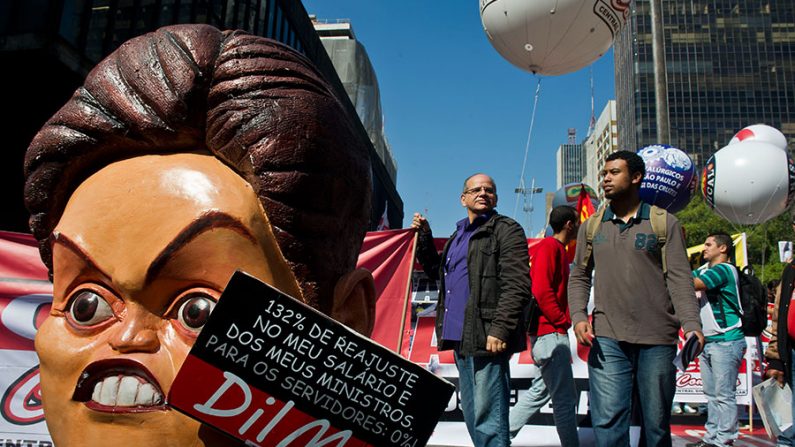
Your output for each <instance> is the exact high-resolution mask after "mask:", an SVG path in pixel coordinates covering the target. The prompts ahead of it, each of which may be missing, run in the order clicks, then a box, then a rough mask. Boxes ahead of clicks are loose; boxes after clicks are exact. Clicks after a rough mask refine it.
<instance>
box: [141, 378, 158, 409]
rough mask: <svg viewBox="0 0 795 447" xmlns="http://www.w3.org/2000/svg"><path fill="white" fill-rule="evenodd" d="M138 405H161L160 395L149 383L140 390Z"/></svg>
mask: <svg viewBox="0 0 795 447" xmlns="http://www.w3.org/2000/svg"><path fill="white" fill-rule="evenodd" d="M136 401H138V405H154V404H156V403H159V401H160V395H159V394H158V393H157V391H155V387H153V386H152V385H150V384H148V383H144V384H142V385H141V387H140V388H138V398H137V399H136Z"/></svg>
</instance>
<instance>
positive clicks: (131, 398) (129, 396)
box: [116, 376, 138, 407]
mask: <svg viewBox="0 0 795 447" xmlns="http://www.w3.org/2000/svg"><path fill="white" fill-rule="evenodd" d="M137 393H138V379H136V378H135V377H132V376H124V377H123V378H122V379H121V382H120V383H119V393H118V395H117V396H116V405H118V406H120V407H129V406H130V405H133V404H135V395H136V394H137Z"/></svg>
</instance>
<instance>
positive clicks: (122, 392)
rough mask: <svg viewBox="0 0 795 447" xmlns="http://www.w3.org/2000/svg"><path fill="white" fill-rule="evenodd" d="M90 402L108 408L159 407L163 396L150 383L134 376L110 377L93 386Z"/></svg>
mask: <svg viewBox="0 0 795 447" xmlns="http://www.w3.org/2000/svg"><path fill="white" fill-rule="evenodd" d="M91 400H92V401H94V402H96V403H98V404H101V405H105V406H109V407H132V406H152V405H159V404H160V403H161V402H162V400H163V396H161V395H160V393H158V392H157V391H156V390H155V387H154V386H153V385H152V384H151V383H146V382H144V383H141V380H140V379H139V378H138V377H134V376H111V377H106V378H105V379H104V380H103V381H101V382H98V383H97V384H96V385H94V392H93V393H92V394H91Z"/></svg>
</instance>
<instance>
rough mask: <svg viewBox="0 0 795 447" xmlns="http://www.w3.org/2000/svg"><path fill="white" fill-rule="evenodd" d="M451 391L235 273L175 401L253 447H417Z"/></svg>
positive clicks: (182, 374)
mask: <svg viewBox="0 0 795 447" xmlns="http://www.w3.org/2000/svg"><path fill="white" fill-rule="evenodd" d="M453 390H454V387H453V385H452V384H450V383H448V382H446V381H444V380H442V379H440V378H438V377H436V376H434V375H433V374H431V373H430V372H428V371H426V370H425V369H424V368H422V367H420V366H419V365H415V364H413V363H411V362H409V361H408V360H405V359H403V358H401V357H400V356H398V355H397V354H394V353H393V352H390V351H389V350H388V349H386V348H384V347H383V346H380V345H378V344H376V343H373V342H372V341H371V340H369V339H367V338H365V337H363V336H361V335H360V334H357V333H356V332H354V331H352V330H350V329H348V328H347V327H345V326H343V325H341V324H339V323H337V322H336V321H334V320H332V319H330V318H329V317H327V316H325V315H323V314H321V313H320V312H318V311H317V310H315V309H312V308H310V307H309V306H306V305H305V304H303V303H300V302H299V301H297V300H295V299H293V298H290V297H289V296H287V295H285V294H283V293H281V292H279V291H278V290H276V289H274V288H272V287H270V286H269V285H267V284H265V283H263V282H261V281H259V280H257V279H255V278H253V277H251V276H248V275H246V274H244V273H241V272H237V273H235V275H234V276H233V277H232V279H231V281H230V282H229V284H228V285H227V286H226V288H225V290H224V293H223V295H222V297H221V299H220V300H219V301H218V304H217V306H216V307H215V309H214V310H213V313H212V316H211V317H210V320H209V321H208V322H207V324H206V325H205V327H204V329H203V330H202V332H201V334H200V335H199V337H198V338H197V340H196V343H195V344H194V346H193V348H192V349H191V351H190V354H189V355H188V357H187V359H186V361H185V363H184V364H183V366H182V368H181V369H180V371H179V373H178V374H177V377H176V379H175V380H174V384H173V386H172V388H171V390H170V392H169V397H168V402H169V405H171V406H172V407H174V408H176V409H178V410H180V411H182V412H184V413H186V414H188V415H190V416H192V417H194V418H196V419H198V420H200V421H201V422H203V423H205V424H207V425H210V426H213V427H216V428H218V429H220V430H221V431H223V432H225V433H227V434H229V435H231V436H234V437H236V438H238V439H240V440H243V441H246V442H247V444H249V445H268V446H282V447H287V446H299V445H300V446H321V445H324V446H331V445H334V446H337V447H341V446H346V447H358V446H371V445H372V446H379V447H380V446H395V447H417V446H423V445H425V444H426V442H427V440H428V438H429V437H430V435H431V433H432V432H433V429H434V427H435V426H436V422H437V421H438V419H439V416H440V415H441V413H442V411H443V410H444V407H445V405H446V404H447V402H448V401H449V399H450V397H451V395H452V393H453Z"/></svg>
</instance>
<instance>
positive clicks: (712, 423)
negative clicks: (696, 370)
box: [700, 339, 745, 445]
mask: <svg viewBox="0 0 795 447" xmlns="http://www.w3.org/2000/svg"><path fill="white" fill-rule="evenodd" d="M743 351H745V340H744V339H743V340H736V341H712V342H707V344H706V345H705V346H704V352H702V353H701V357H700V365H701V381H702V383H703V388H704V395H705V396H707V423H706V425H704V428H705V429H706V430H707V433H706V434H705V435H704V438H703V441H704V442H706V443H708V444H715V445H725V444H731V443H732V442H734V440H735V439H737V436H738V431H737V429H738V425H737V401H736V398H735V391H736V390H737V373H738V369H739V368H740V363H741V362H742V361H743Z"/></svg>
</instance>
